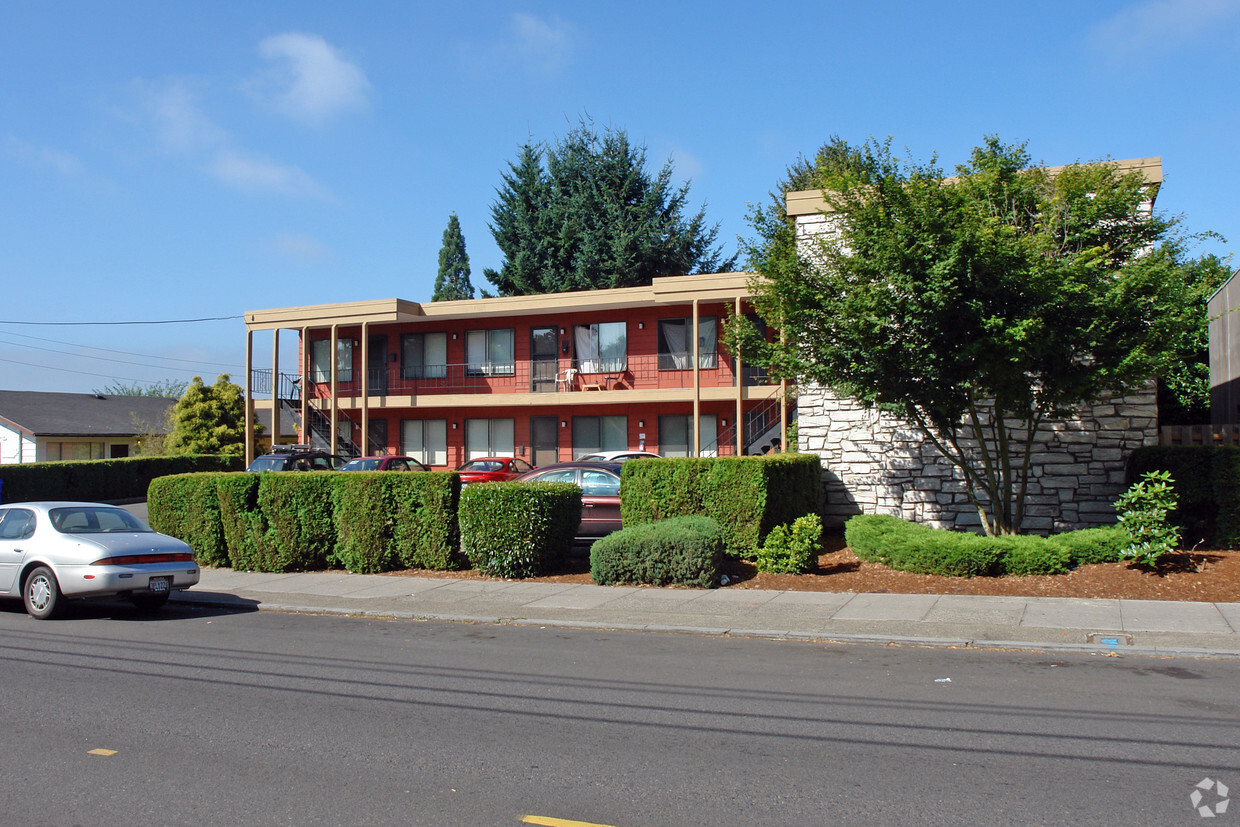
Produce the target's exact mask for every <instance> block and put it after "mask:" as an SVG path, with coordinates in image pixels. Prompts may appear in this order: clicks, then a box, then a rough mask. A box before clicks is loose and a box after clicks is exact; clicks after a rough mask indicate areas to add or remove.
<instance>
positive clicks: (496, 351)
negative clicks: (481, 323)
mask: <svg viewBox="0 0 1240 827" xmlns="http://www.w3.org/2000/svg"><path fill="white" fill-rule="evenodd" d="M512 342H513V336H512V328H508V329H506V330H467V331H466V332H465V362H466V364H467V365H468V368H467V371H468V373H469V375H470V376H512V375H513V374H514V373H516V372H517V371H516V359H515V357H514V356H513V347H512Z"/></svg>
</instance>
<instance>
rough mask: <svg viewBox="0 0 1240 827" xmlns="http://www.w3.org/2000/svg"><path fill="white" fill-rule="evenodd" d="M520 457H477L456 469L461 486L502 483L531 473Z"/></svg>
mask: <svg viewBox="0 0 1240 827" xmlns="http://www.w3.org/2000/svg"><path fill="white" fill-rule="evenodd" d="M533 470H534V466H532V465H530V464H529V463H528V462H526V461H525V460H523V459H521V458H520V457H477V458H476V459H471V460H470V461H469V462H466V463H465V464H463V465H462V466H461V467H459V468H457V469H456V472H457V473H458V474H460V475H461V485H468V484H470V483H473V482H504V481H505V480H512V479H516V478H517V477H518V476H520V475H521V474H524V473H526V472H527V471H533Z"/></svg>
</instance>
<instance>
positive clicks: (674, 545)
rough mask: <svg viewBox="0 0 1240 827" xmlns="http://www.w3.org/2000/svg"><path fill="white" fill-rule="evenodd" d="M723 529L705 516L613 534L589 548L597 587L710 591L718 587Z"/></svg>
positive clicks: (591, 573) (624, 530) (683, 518)
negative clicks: (632, 585) (671, 587)
mask: <svg viewBox="0 0 1240 827" xmlns="http://www.w3.org/2000/svg"><path fill="white" fill-rule="evenodd" d="M722 564H723V531H722V529H720V527H719V523H717V522H715V521H714V520H713V519H711V518H710V517H701V516H689V517H674V518H672V519H669V520H662V521H660V522H657V523H643V524H641V525H635V526H630V527H629V528H624V529H621V530H620V531H616V532H613V533H612V534H609V535H608V536H606V537H604V538H602V539H601V540H597V541H596V542H595V543H594V546H593V547H592V548H591V549H590V575H591V576H592V577H593V578H594V582H595V583H598V584H599V585H600V586H610V585H615V584H619V583H636V584H643V585H651V586H668V585H677V586H692V587H695V588H703V589H706V588H711V587H713V586H717V585H718V584H719V573H720V567H721V566H722Z"/></svg>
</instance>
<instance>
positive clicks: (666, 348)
mask: <svg viewBox="0 0 1240 827" xmlns="http://www.w3.org/2000/svg"><path fill="white" fill-rule="evenodd" d="M692 330H693V319H659V370H688V369H689V366H690V364H691V362H692V358H691V357H692V355H693V341H692V339H691V338H690V336H691V331H692ZM716 341H717V340H716V336H715V317H714V316H705V317H702V318H699V319H698V367H699V368H715V367H718V366H719V361H718V360H719V357H718V354H717V353H716V352H715V351H716Z"/></svg>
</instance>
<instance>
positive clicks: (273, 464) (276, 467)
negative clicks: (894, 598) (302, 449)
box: [245, 457, 288, 471]
mask: <svg viewBox="0 0 1240 827" xmlns="http://www.w3.org/2000/svg"><path fill="white" fill-rule="evenodd" d="M287 461H288V458H287V457H259V458H258V459H256V460H254V461H253V462H251V463H250V467H249V468H247V469H245V470H247V471H283V470H284V464H285V463H286V462H287Z"/></svg>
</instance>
